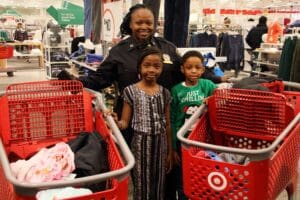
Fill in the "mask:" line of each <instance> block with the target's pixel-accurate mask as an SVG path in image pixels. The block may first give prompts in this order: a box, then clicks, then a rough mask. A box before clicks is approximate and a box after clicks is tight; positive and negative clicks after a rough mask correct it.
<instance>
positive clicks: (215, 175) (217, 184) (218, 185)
mask: <svg viewBox="0 0 300 200" xmlns="http://www.w3.org/2000/svg"><path fill="white" fill-rule="evenodd" d="M207 181H208V184H209V186H210V187H211V188H213V189H214V190H216V191H222V190H224V189H225V188H226V186H227V180H226V178H225V176H224V175H223V174H221V173H219V172H211V173H210V174H209V175H208V177H207Z"/></svg>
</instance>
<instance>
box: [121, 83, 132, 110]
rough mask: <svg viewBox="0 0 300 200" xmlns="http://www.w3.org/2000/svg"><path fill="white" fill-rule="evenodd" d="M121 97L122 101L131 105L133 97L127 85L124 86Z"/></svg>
mask: <svg viewBox="0 0 300 200" xmlns="http://www.w3.org/2000/svg"><path fill="white" fill-rule="evenodd" d="M123 99H124V101H126V102H127V103H128V104H129V105H131V106H132V104H133V99H132V95H131V92H130V88H129V87H126V88H125V89H124V91H123Z"/></svg>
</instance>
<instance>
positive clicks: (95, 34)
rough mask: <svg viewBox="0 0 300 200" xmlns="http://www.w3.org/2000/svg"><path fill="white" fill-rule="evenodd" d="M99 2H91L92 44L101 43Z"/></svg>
mask: <svg viewBox="0 0 300 200" xmlns="http://www.w3.org/2000/svg"><path fill="white" fill-rule="evenodd" d="M101 9H102V8H101V1H99V0H92V22H93V28H92V42H93V43H94V44H100V42H101V31H102V30H101V29H102V13H101Z"/></svg>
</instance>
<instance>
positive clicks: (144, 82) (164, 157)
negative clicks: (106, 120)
mask: <svg viewBox="0 0 300 200" xmlns="http://www.w3.org/2000/svg"><path fill="white" fill-rule="evenodd" d="M162 67H163V58H162V54H161V52H160V50H159V49H157V48H155V47H147V48H146V49H145V50H144V51H143V52H142V53H141V55H140V57H139V58H138V62H137V68H138V72H139V76H140V81H138V82H137V83H135V84H132V85H129V86H127V87H126V88H125V89H124V91H123V96H124V104H123V111H122V117H121V120H120V121H118V122H117V124H118V126H119V128H120V129H121V130H122V129H126V128H127V127H128V126H129V124H130V123H131V127H132V128H133V130H134V135H133V140H132V142H131V150H132V153H133V155H134V157H135V161H136V164H135V167H134V168H133V171H132V180H133V186H134V198H133V199H135V200H138V199H141V200H147V199H149V200H161V199H164V182H165V174H166V172H168V171H170V170H171V166H172V145H171V125H170V114H169V112H170V102H171V95H170V93H169V91H168V90H167V89H165V88H163V87H162V86H161V85H159V84H157V78H158V77H159V75H160V74H161V72H162ZM114 117H115V118H116V115H115V116H114Z"/></svg>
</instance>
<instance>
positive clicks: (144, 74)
mask: <svg viewBox="0 0 300 200" xmlns="http://www.w3.org/2000/svg"><path fill="white" fill-rule="evenodd" d="M162 68H163V63H162V58H161V57H160V56H159V55H156V54H152V55H148V56H146V57H145V58H144V59H143V62H142V63H141V66H140V74H141V78H142V79H143V80H146V81H149V82H154V81H156V80H157V78H158V77H159V75H160V74H161V72H162Z"/></svg>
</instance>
